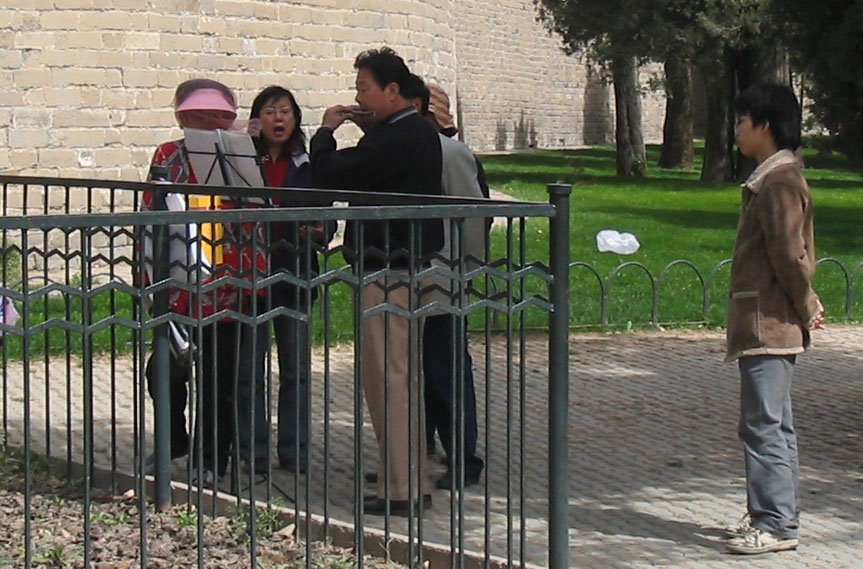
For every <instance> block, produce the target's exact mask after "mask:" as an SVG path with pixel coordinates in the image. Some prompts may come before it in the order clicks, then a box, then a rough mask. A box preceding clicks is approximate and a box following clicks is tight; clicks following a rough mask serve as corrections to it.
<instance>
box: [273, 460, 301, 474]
mask: <svg viewBox="0 0 863 569" xmlns="http://www.w3.org/2000/svg"><path fill="white" fill-rule="evenodd" d="M279 466H281V467H282V468H284V469H285V470H287V471H288V472H293V473H295V474H305V473H306V468H307V465H306V461H305V460H304V459H302V458H299V459H298V458H294V457H292V456H289V457H287V458H280V459H279Z"/></svg>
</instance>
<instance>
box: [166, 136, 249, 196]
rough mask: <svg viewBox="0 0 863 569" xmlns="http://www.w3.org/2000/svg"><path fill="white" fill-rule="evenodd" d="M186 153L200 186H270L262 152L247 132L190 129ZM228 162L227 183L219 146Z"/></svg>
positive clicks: (226, 168) (226, 162)
mask: <svg viewBox="0 0 863 569" xmlns="http://www.w3.org/2000/svg"><path fill="white" fill-rule="evenodd" d="M183 132H184V133H185V137H186V150H187V151H188V153H189V162H191V164H192V170H193V171H194V172H195V177H196V178H197V179H198V183H199V184H204V185H208V186H247V187H252V188H255V187H257V188H263V187H265V186H266V184H265V183H264V178H263V176H262V175H261V167H260V166H259V165H258V159H257V156H258V152H257V149H256V148H255V144H254V143H253V142H252V137H251V136H249V135H248V134H247V133H244V132H230V131H226V130H200V129H195V128H187V129H184V131H183ZM217 144H218V145H219V146H218V147H219V149H220V150H221V152H222V155H223V157H224V160H225V171H226V174H227V178H228V179H227V180H225V179H224V177H223V176H222V169H221V168H220V167H219V163H218V161H217V159H216V157H217V155H216V145H217ZM248 201H249V203H252V202H254V203H264V202H263V200H261V199H260V198H249V199H248Z"/></svg>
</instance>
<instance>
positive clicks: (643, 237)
mask: <svg viewBox="0 0 863 569" xmlns="http://www.w3.org/2000/svg"><path fill="white" fill-rule="evenodd" d="M658 154H659V148H658V147H650V148H649V149H648V161H649V163H650V164H655V163H656V161H657V159H658ZM805 157H806V162H807V169H806V176H807V178H808V179H809V182H810V185H811V186H812V192H813V196H814V200H815V209H816V244H817V247H818V257H819V259H822V260H823V259H825V258H831V259H836V262H833V261H827V262H822V264H821V267H820V269H819V273H818V276H817V277H816V283H815V286H816V289H817V290H818V292H819V293H820V294H821V295H822V298H823V299H824V304H825V306H826V308H827V315H828V319H829V320H830V321H833V322H837V321H845V320H846V319H850V320H853V321H859V320H861V319H863V286H861V284H860V282H859V281H861V280H863V279H860V277H861V276H863V266H861V261H863V231H860V229H859V224H860V220H861V219H863V175H861V173H860V172H859V171H857V170H855V169H853V168H851V167H850V166H849V164H848V162H847V161H846V160H845V159H844V158H842V157H841V156H838V155H826V156H825V155H818V154H816V153H815V152H814V151H811V152H807V153H806V156H805ZM483 164H484V166H485V169H486V172H487V175H488V180H489V183H490V185H491V186H492V187H493V188H494V189H497V190H500V191H503V192H505V193H507V194H510V195H512V196H514V197H516V198H518V199H524V200H530V201H547V199H548V196H547V193H546V185H547V184H548V183H550V182H558V181H560V182H565V183H572V184H574V187H573V193H572V201H571V204H572V205H571V228H570V239H571V246H570V262H571V263H574V264H575V265H574V266H573V268H572V274H571V278H570V298H571V319H570V320H571V323H572V326H573V327H574V328H575V329H584V328H587V329H593V328H615V329H626V328H637V327H644V326H650V325H652V323H653V320H654V317H655V319H656V321H657V322H658V323H659V324H661V325H665V326H668V325H675V326H683V325H707V326H722V325H723V324H724V321H725V307H726V303H725V297H726V295H727V287H728V273H729V269H730V267H729V265H728V264H722V262H723V260H725V259H728V258H729V257H730V255H731V252H732V249H733V246H734V237H735V231H736V225H737V218H738V211H739V204H740V190H739V187H737V186H735V185H733V184H715V185H703V184H701V183H700V182H699V181H698V171H697V170H691V171H681V170H660V169H658V168H651V169H650V171H649V177H648V178H646V179H642V180H633V179H622V178H618V177H616V176H615V165H614V149H613V148H611V147H601V148H592V149H583V150H569V151H531V152H525V153H520V154H510V155H490V156H485V157H483ZM513 229H514V236H513V243H512V246H514V247H515V249H514V250H515V251H518V250H519V247H520V246H521V243H520V242H519V239H518V226H517V224H516V225H514V226H513ZM602 229H615V230H618V231H626V232H630V233H633V234H635V235H636V237H637V238H638V240H639V241H640V243H641V248H640V250H639V251H638V252H637V253H636V254H634V255H630V256H622V255H616V254H613V253H599V252H598V251H597V248H596V241H595V236H596V233H597V232H598V231H599V230H602ZM548 235H549V232H548V222H547V220H536V219H531V220H528V221H527V223H526V230H525V240H524V244H523V245H524V247H525V249H526V251H527V258H528V260H530V261H541V262H547V261H548ZM507 240H508V236H507V231H506V229H505V228H496V229H495V230H494V231H493V238H492V251H493V254H494V258H495V259H499V258H501V257H505V256H506V254H507ZM681 260H682V261H681ZM327 262H328V263H329V264H330V266H331V267H332V266H340V265H342V264H343V261H342V258H341V255H340V254H336V255H333V256H332V257H331V259H330V260H328V261H327ZM7 268H8V267H7ZM844 271H847V274H846V273H845V272H844ZM854 279H856V280H857V281H858V282H856V283H855V284H853V286H851V285H849V284H848V283H849V282H853V281H854ZM479 284H480V285H481V284H482V283H479ZM495 285H496V286H497V288H498V290H502V289H503V287H504V283H503V281H498V282H496V283H495ZM525 286H526V288H527V292H530V293H535V294H540V295H543V296H545V295H547V288H546V286H545V284H544V283H542V282H539V281H538V280H528V281H527V282H526V285H525ZM603 289H604V295H605V296H606V298H607V301H606V302H605V303H603ZM515 294H518V292H517V291H516V293H515ZM327 296H328V297H329V303H328V310H327V313H328V322H329V326H328V328H327V330H326V334H325V331H324V328H323V326H322V325H321V320H322V319H321V318H320V317H316V320H317V322H316V326H315V328H314V335H315V339H316V341H317V342H318V343H323V342H324V341H326V342H328V343H334V342H339V341H347V340H350V338H351V337H352V333H353V309H352V304H351V293H350V290H349V289H348V288H347V286H345V285H344V284H337V285H334V286H332V287H330V289H329V290H328V291H327ZM321 304H322V301H321V300H320V299H319V300H318V303H317V304H316V311H318V312H317V314H318V315H319V314H320V309H321ZM93 309H94V317H93V321H96V322H98V321H100V320H102V319H105V318H108V317H109V316H110V315H111V314H116V315H121V316H124V317H130V315H131V313H132V302H131V300H130V298H129V297H127V296H125V295H122V294H119V293H108V292H106V293H105V294H103V295H100V297H98V298H96V299H94V300H93ZM31 311H32V320H33V322H34V323H39V322H42V321H44V320H45V319H46V317H48V315H50V317H51V318H56V319H58V320H65V321H72V322H81V302H80V300H76V299H67V298H66V297H62V298H61V297H52V298H50V299H48V300H47V301H46V300H44V299H43V300H40V301H37V302H35V303H34V304H33V305H32V307H31ZM654 311H655V314H654ZM526 314H527V315H526V318H527V320H526V323H527V325H529V326H531V327H536V328H544V327H546V325H547V314H546V313H544V312H541V311H539V310H538V309H531V310H529V311H528V312H527V313H526ZM517 324H518V323H517V322H515V323H514V325H517ZM483 325H484V317H483V315H481V314H477V315H475V316H474V317H473V318H472V326H474V327H482V326H483ZM494 325H495V326H496V327H498V328H500V327H505V325H506V323H505V321H504V319H503V317H502V315H497V317H496V319H495V320H494ZM131 340H132V333H131V331H130V330H128V329H126V328H121V327H119V326H112V327H107V328H105V329H103V330H101V331H100V332H98V333H97V334H96V335H94V337H93V346H92V347H93V350H94V351H96V352H104V351H112V349H114V350H119V351H125V350H127V349H129V346H131V344H132V342H131ZM6 344H7V345H6V348H4V349H3V352H5V354H6V357H12V358H16V357H20V354H21V350H22V346H21V340H20V338H16V337H7V342H6ZM46 346H47V350H45V347H46ZM81 346H82V343H81V334H80V333H79V332H77V331H71V332H67V331H65V330H62V329H60V328H59V327H51V328H50V330H49V331H48V332H46V333H45V334H39V335H37V336H35V337H34V338H33V340H32V346H31V355H35V354H43V353H44V352H45V351H47V352H49V353H53V354H62V353H65V352H66V351H71V352H73V353H80V350H81ZM0 355H2V354H0Z"/></svg>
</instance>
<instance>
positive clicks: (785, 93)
mask: <svg viewBox="0 0 863 569" xmlns="http://www.w3.org/2000/svg"><path fill="white" fill-rule="evenodd" d="M734 111H735V112H736V113H737V115H738V116H742V115H748V116H749V118H750V119H751V120H752V126H763V125H765V124H766V125H768V127H769V128H770V134H771V135H773V142H775V143H776V148H777V149H779V150H782V149H783V148H787V149H788V150H796V149H797V148H799V147H800V105H799V104H798V103H797V97H796V96H794V91H792V90H791V88H790V87H788V86H787V85H777V84H775V83H763V84H760V85H752V86H751V87H749V88H747V89H746V90H744V91H743V92H742V93H740V94H739V95H738V96H737V99H735V101H734Z"/></svg>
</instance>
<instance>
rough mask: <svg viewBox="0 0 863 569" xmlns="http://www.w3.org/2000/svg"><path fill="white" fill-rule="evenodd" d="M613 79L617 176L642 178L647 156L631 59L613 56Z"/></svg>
mask: <svg viewBox="0 0 863 569" xmlns="http://www.w3.org/2000/svg"><path fill="white" fill-rule="evenodd" d="M611 73H612V76H613V77H614V106H615V117H616V119H617V121H616V123H617V124H616V125H615V137H616V141H617V175H618V176H626V177H629V176H636V177H639V178H640V177H644V174H645V172H646V155H645V149H644V135H643V134H642V131H641V95H640V94H639V92H638V68H637V67H636V64H635V58H633V57H615V58H614V59H613V60H612V62H611Z"/></svg>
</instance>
